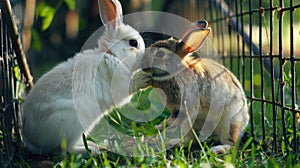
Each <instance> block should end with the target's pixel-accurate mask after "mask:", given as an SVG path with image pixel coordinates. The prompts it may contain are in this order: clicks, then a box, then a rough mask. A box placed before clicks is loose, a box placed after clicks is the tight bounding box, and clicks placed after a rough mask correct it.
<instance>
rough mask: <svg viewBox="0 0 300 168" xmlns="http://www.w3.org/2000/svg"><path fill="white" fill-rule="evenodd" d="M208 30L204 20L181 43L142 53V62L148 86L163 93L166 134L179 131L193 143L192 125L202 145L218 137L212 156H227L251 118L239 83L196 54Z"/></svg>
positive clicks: (164, 43) (157, 45) (166, 42)
mask: <svg viewBox="0 0 300 168" xmlns="http://www.w3.org/2000/svg"><path fill="white" fill-rule="evenodd" d="M210 31H211V29H210V28H208V27H207V22H206V21H200V22H198V23H197V24H196V25H195V26H193V27H190V28H189V29H188V30H186V32H184V34H183V35H182V38H181V39H180V40H176V39H173V38H171V39H168V40H161V41H157V42H155V43H154V44H152V45H151V46H150V47H149V48H147V49H146V51H145V55H144V57H143V58H142V61H141V64H142V68H143V70H144V71H145V72H147V73H148V74H149V75H150V80H149V83H150V85H151V86H153V87H154V88H160V89H161V90H162V91H164V94H162V93H161V94H162V95H161V98H162V100H165V101H166V107H167V108H168V109H169V111H170V112H171V116H170V117H169V118H168V119H167V122H166V123H167V130H166V131H167V132H174V131H177V130H180V128H181V129H182V130H183V131H185V132H184V133H185V134H186V136H185V137H184V142H185V145H188V143H189V141H190V140H194V142H196V141H195V139H194V135H193V133H192V132H191V131H190V130H191V124H193V125H192V128H193V129H194V130H195V131H196V133H197V134H198V136H199V139H200V140H201V141H204V140H206V138H208V137H209V136H210V135H211V134H215V135H217V136H218V138H219V140H220V142H221V145H218V146H214V147H212V148H211V151H212V152H214V153H226V152H227V151H228V150H229V149H230V148H232V147H233V145H234V144H235V143H236V142H237V140H238V138H239V137H240V136H241V134H242V132H243V131H244V129H245V127H246V126H247V124H248V120H249V114H248V107H247V99H246V96H245V93H244V91H243V88H242V86H241V84H240V82H239V81H238V79H237V78H236V77H235V76H234V75H233V74H232V73H231V72H230V71H229V70H228V69H226V68H225V67H224V66H223V65H221V64H219V63H217V62H215V61H213V60H210V59H207V58H199V57H198V56H197V55H196V53H195V52H196V51H197V50H199V48H200V47H201V46H202V44H203V43H204V41H205V40H206V39H207V37H208V35H209V34H210ZM199 53H200V54H203V53H201V51H200V52H199ZM159 93H160V92H159ZM190 120H192V122H190ZM179 135H180V134H179ZM170 139H171V142H172V138H170ZM178 139H179V140H180V137H178ZM167 140H168V139H167ZM177 142H178V141H177ZM177 142H175V143H177ZM173 143H174V141H173ZM171 145H172V144H171Z"/></svg>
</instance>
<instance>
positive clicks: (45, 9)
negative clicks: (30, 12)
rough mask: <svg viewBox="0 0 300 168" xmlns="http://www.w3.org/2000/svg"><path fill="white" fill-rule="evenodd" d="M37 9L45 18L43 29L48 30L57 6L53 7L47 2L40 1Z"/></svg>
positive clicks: (38, 13) (39, 14) (40, 15)
mask: <svg viewBox="0 0 300 168" xmlns="http://www.w3.org/2000/svg"><path fill="white" fill-rule="evenodd" d="M36 11H37V15H38V16H39V17H42V18H43V21H42V30H43V31H45V30H47V29H48V28H49V27H50V25H51V23H52V20H53V18H54V15H55V11H56V10H55V8H53V7H52V6H50V5H48V4H46V3H40V4H38V6H37V10H36Z"/></svg>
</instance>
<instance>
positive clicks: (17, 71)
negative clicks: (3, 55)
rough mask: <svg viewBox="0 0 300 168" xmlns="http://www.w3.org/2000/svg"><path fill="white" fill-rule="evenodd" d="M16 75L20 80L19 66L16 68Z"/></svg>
mask: <svg viewBox="0 0 300 168" xmlns="http://www.w3.org/2000/svg"><path fill="white" fill-rule="evenodd" d="M14 74H15V78H16V79H19V77H20V74H19V66H14Z"/></svg>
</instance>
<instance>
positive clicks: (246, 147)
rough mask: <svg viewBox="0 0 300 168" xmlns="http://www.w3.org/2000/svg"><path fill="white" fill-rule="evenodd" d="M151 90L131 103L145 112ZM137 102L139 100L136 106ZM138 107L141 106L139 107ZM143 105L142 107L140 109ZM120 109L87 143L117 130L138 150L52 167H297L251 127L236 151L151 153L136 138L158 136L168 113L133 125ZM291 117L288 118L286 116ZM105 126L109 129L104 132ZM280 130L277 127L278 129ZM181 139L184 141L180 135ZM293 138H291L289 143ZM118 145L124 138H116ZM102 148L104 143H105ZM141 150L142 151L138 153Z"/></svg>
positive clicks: (75, 158) (73, 158)
mask: <svg viewBox="0 0 300 168" xmlns="http://www.w3.org/2000/svg"><path fill="white" fill-rule="evenodd" d="M150 91H151V90H150V89H148V90H146V91H142V92H140V93H138V94H136V95H135V97H134V98H133V101H132V104H133V105H134V106H135V107H136V108H139V109H147V108H146V107H149V100H148V94H149V92H150ZM136 101H139V102H138V103H137V102H136ZM138 104H140V105H138ZM141 106H142V107H141ZM270 110H271V109H270V108H269V107H268V105H266V111H267V113H266V125H267V127H271V126H272V120H271V118H272V115H270V116H269V113H270ZM121 111H122V109H115V110H114V111H113V112H112V113H110V114H109V115H107V116H106V117H105V118H103V119H102V120H101V122H100V123H101V124H100V125H101V126H100V125H98V126H97V127H96V129H95V130H96V131H93V134H91V136H90V137H88V138H87V140H94V141H96V142H97V143H99V144H101V143H102V142H103V139H107V138H108V137H109V138H111V139H117V138H118V137H114V135H115V134H114V133H115V132H113V131H112V132H110V130H117V131H118V132H121V133H122V134H127V135H130V136H136V137H137V139H138V140H137V141H138V143H137V146H138V148H137V149H136V150H134V153H133V155H132V156H135V157H132V156H126V155H121V154H116V153H114V152H111V151H106V150H103V151H101V153H100V154H98V155H94V156H93V155H91V154H90V153H87V154H86V155H74V154H70V153H68V154H67V155H66V156H64V157H61V158H50V160H51V161H53V163H54V166H55V167H61V168H77V167H78V168H79V167H282V166H284V167H300V163H299V162H298V160H299V157H300V156H299V154H297V155H294V154H292V153H290V154H289V155H287V154H286V150H285V149H284V148H285V147H284V146H282V147H281V148H282V149H283V150H282V152H279V153H274V152H273V150H272V144H270V143H269V144H268V143H267V142H263V141H262V140H261V139H258V140H257V139H253V138H252V137H251V136H250V128H249V127H248V128H247V129H246V133H245V136H244V138H243V139H241V142H240V146H238V145H236V146H235V148H234V149H233V150H232V151H230V152H229V153H228V154H219V155H217V154H213V153H211V152H210V150H209V149H210V147H211V146H213V144H214V142H213V141H212V140H208V141H206V142H202V143H200V144H198V145H199V146H200V147H194V146H191V145H189V146H183V144H181V145H180V147H178V148H172V149H170V150H166V149H165V148H164V144H163V143H161V144H159V145H160V146H161V152H154V149H152V148H149V147H148V146H147V145H144V144H143V143H139V142H140V141H139V138H140V137H142V136H151V135H155V134H157V130H156V128H155V125H156V124H158V123H160V122H161V121H163V120H164V119H165V118H167V117H168V115H169V112H168V111H167V110H164V111H163V112H162V114H161V115H160V116H159V117H158V118H156V119H154V120H151V121H150V122H141V123H136V122H134V121H132V120H131V119H129V118H127V117H125V116H124V115H122V112H121ZM254 111H256V112H257V113H256V115H255V117H256V120H257V121H256V122H255V128H256V130H255V134H256V136H257V137H261V136H262V133H261V129H260V127H261V123H260V118H261V114H260V113H259V111H260V104H259V103H258V105H254ZM287 117H290V116H287ZM107 126H108V127H109V128H112V129H107ZM278 127H279V126H278ZM266 132H267V137H266V139H267V140H269V141H271V140H272V129H270V130H269V129H267V130H266ZM181 139H184V137H183V136H182V137H181ZM292 139H293V137H292V138H291V140H292ZM119 140H120V142H122V141H124V139H119ZM114 144H115V148H114V149H116V150H118V151H122V150H123V149H122V147H121V146H118V143H114ZM104 146H105V144H104ZM141 149H144V150H141ZM25 163H26V161H24V160H23V161H22V162H21V163H19V165H18V167H24V166H23V165H26V164H25Z"/></svg>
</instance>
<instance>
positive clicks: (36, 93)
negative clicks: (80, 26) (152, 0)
mask: <svg viewBox="0 0 300 168" xmlns="http://www.w3.org/2000/svg"><path fill="white" fill-rule="evenodd" d="M100 12H101V19H102V22H103V23H104V25H105V33H104V35H102V37H100V40H99V42H98V45H99V46H98V48H96V49H94V50H92V49H90V50H85V51H83V52H82V53H78V54H76V55H75V56H74V57H73V58H70V59H69V60H67V61H66V62H63V63H61V64H59V65H57V66H56V67H54V68H53V69H52V70H50V71H49V72H47V73H46V74H44V75H43V76H42V77H41V78H40V79H39V80H38V81H37V83H36V84H35V86H34V87H33V88H32V89H31V91H30V92H29V94H28V95H27V97H26V98H25V102H24V104H23V114H22V137H23V139H24V142H25V145H26V148H27V150H29V151H30V152H32V153H37V154H46V155H49V154H50V155H51V154H59V153H61V152H63V151H62V149H61V143H62V142H63V140H65V141H66V143H67V148H66V149H65V150H67V151H69V152H80V153H81V152H85V147H84V143H83V141H82V138H81V137H82V134H83V133H87V134H88V133H89V131H90V130H91V129H92V128H93V127H94V126H95V124H96V123H97V122H98V121H99V120H100V119H101V118H102V117H103V115H104V114H105V113H107V112H109V111H110V110H111V109H112V108H114V107H118V106H121V105H123V104H124V103H127V102H129V100H130V97H131V96H130V95H131V93H133V92H135V91H137V90H138V88H141V87H144V85H146V83H145V82H144V81H143V80H142V79H143V78H141V80H140V79H134V80H131V75H132V71H133V67H134V65H135V62H136V61H137V60H138V59H139V56H140V55H142V54H143V53H144V49H145V44H144V41H143V39H142V37H141V36H140V35H139V33H138V32H137V31H136V30H135V29H133V28H132V27H130V26H129V25H125V24H124V23H123V21H122V9H121V4H120V3H119V1H117V0H101V1H100ZM132 41H134V43H132ZM130 84H132V85H130ZM112 85H113V86H114V88H112ZM119 90H121V91H123V92H120V93H119V92H118V91H119ZM126 90H127V91H128V93H124V91H126ZM113 91H115V92H116V94H115V96H114V97H113ZM121 93H122V94H121ZM88 145H89V148H90V149H92V151H93V152H97V151H98V147H97V145H96V144H93V143H90V144H88Z"/></svg>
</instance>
